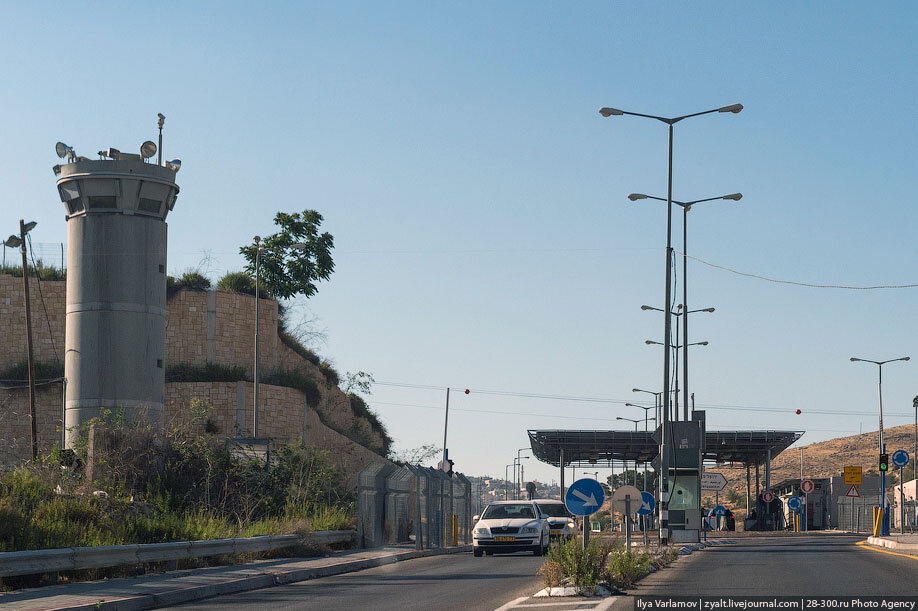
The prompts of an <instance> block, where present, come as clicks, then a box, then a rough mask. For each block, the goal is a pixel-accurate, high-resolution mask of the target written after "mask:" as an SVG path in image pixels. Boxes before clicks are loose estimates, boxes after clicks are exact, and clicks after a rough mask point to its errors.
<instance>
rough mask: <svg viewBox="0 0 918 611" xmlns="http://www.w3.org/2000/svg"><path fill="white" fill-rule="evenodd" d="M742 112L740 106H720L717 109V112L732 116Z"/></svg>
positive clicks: (741, 106)
mask: <svg viewBox="0 0 918 611" xmlns="http://www.w3.org/2000/svg"><path fill="white" fill-rule="evenodd" d="M742 110H743V105H742V104H730V105H729V106H721V107H720V108H718V109H717V112H732V113H733V114H735V115H736V114H739V113H740V112H742Z"/></svg>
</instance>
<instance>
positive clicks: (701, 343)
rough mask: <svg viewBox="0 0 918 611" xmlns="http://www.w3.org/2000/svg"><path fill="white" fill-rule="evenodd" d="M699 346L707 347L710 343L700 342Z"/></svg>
mask: <svg viewBox="0 0 918 611" xmlns="http://www.w3.org/2000/svg"><path fill="white" fill-rule="evenodd" d="M698 345H699V346H707V345H708V342H698Z"/></svg>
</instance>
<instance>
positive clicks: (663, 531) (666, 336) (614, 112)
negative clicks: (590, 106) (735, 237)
mask: <svg viewBox="0 0 918 611" xmlns="http://www.w3.org/2000/svg"><path fill="white" fill-rule="evenodd" d="M742 110H743V105H742V104H730V105H729V106H721V107H720V108H713V109H711V110H705V111H702V112H696V113H692V114H688V115H682V116H679V117H659V116H656V115H647V114H643V113H637V112H628V111H625V110H620V109H618V108H610V107H608V106H604V107H602V108H600V109H599V114H600V115H602V116H603V117H614V116H621V115H628V116H632V117H643V118H645V119H655V120H657V121H660V122H661V123H665V124H666V125H667V126H668V127H669V130H668V131H669V147H668V169H667V181H666V183H667V184H666V202H667V206H666V290H665V297H664V303H665V304H666V310H665V316H664V317H663V341H665V342H666V343H669V342H670V341H672V337H671V335H670V332H671V329H672V325H671V323H672V321H671V320H670V319H671V316H670V314H671V311H672V301H671V296H672V295H671V293H672V254H673V239H672V238H673V206H672V201H673V127H674V126H675V125H676V123H679V122H680V121H684V120H685V119H689V118H692V117H700V116H701V115H707V114H712V113H715V112H716V113H733V114H737V113H739V112H741V111H742ZM663 388H669V350H664V351H663ZM668 413H669V395H668V394H665V393H664V395H663V421H662V425H661V426H662V427H663V431H662V433H663V435H662V437H661V439H662V441H661V442H660V449H661V451H660V458H661V466H662V469H661V474H662V477H661V479H660V484H661V490H664V491H666V492H668V486H667V477H666V476H667V473H666V469H667V468H668V465H666V464H665V455H664V452H663V451H662V450H663V447H664V446H665V445H666V442H665V439H666V434H667V433H668V432H669V431H667V430H666V429H667V426H666V422H667V419H668V418H669V416H668ZM662 499H663V500H664V502H662V503H660V506H659V511H660V515H661V516H665V515H668V511H669V507H668V506H669V504H668V497H662ZM668 523H669V521H668V520H661V522H660V538H661V539H662V540H664V541H666V540H668V539H669V532H668V527H667V525H668Z"/></svg>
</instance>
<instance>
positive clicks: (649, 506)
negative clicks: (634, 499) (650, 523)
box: [637, 491, 657, 516]
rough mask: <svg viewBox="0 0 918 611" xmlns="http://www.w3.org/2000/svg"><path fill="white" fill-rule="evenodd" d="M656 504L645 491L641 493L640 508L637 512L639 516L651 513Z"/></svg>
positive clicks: (651, 496)
mask: <svg viewBox="0 0 918 611" xmlns="http://www.w3.org/2000/svg"><path fill="white" fill-rule="evenodd" d="M656 504H657V502H656V500H654V498H653V495H652V494H651V493H649V492H647V491H644V492H642V493H641V507H640V508H639V509H638V510H637V514H638V515H639V516H647V515H650V514H652V513H653V508H654V507H655V506H656Z"/></svg>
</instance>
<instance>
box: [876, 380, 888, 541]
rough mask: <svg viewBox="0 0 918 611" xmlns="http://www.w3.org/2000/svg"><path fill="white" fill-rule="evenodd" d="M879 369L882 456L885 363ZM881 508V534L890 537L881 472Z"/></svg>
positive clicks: (884, 446)
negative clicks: (887, 527) (887, 528)
mask: <svg viewBox="0 0 918 611" xmlns="http://www.w3.org/2000/svg"><path fill="white" fill-rule="evenodd" d="M877 368H878V369H879V371H880V375H879V378H878V383H877V390H878V392H879V394H880V454H882V453H883V450H884V449H885V448H886V444H885V443H883V363H879V364H878V367H877ZM880 507H881V508H882V509H883V521H882V522H881V523H880V534H881V535H888V534H889V532H888V531H887V530H886V520H887V518H888V516H887V515H886V471H880Z"/></svg>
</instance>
